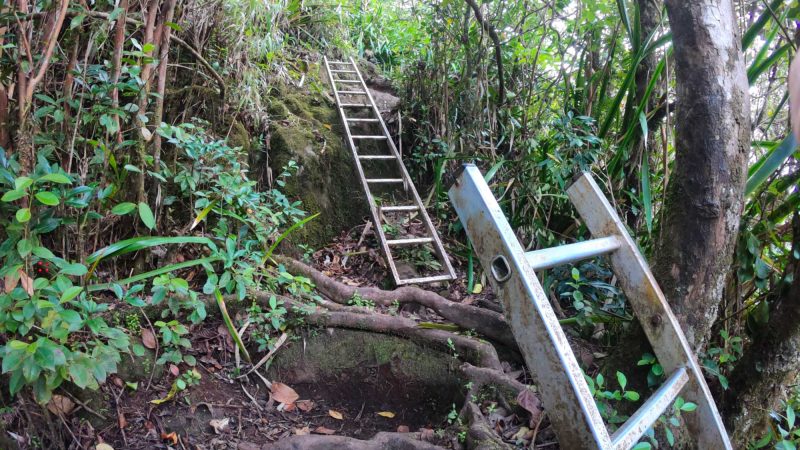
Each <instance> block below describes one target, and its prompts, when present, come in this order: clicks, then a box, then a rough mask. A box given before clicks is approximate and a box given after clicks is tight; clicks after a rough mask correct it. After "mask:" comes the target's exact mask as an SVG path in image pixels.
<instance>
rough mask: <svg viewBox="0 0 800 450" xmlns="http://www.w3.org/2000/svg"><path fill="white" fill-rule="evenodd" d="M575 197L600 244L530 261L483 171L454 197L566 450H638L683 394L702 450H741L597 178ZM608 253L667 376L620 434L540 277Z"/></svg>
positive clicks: (461, 177) (581, 185)
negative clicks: (609, 424) (606, 416)
mask: <svg viewBox="0 0 800 450" xmlns="http://www.w3.org/2000/svg"><path fill="white" fill-rule="evenodd" d="M567 193H568V195H569V198H570V200H571V201H572V203H573V204H574V205H575V207H576V209H577V210H578V213H579V214H580V216H581V218H582V220H583V221H584V223H585V224H586V226H587V228H588V229H589V231H590V232H591V234H592V235H593V237H594V239H592V240H589V241H585V242H579V243H576V244H570V245H564V246H561V247H556V248H551V249H545V250H537V251H534V252H528V253H525V251H524V248H523V247H522V245H521V244H520V243H519V241H518V240H517V238H516V236H515V235H514V232H513V230H512V229H511V226H510V225H509V223H508V220H507V219H506V218H505V216H504V215H503V212H502V210H501V209H500V205H499V204H498V203H497V201H496V200H495V198H494V196H493V195H492V192H491V190H490V189H489V186H488V185H487V184H486V182H485V181H484V178H483V176H482V175H481V173H480V171H479V170H478V168H477V167H475V166H474V165H466V166H464V168H463V170H462V171H461V173H460V174H458V176H457V177H456V180H455V184H454V185H453V186H452V187H451V188H450V192H449V194H450V200H451V202H452V203H453V206H454V207H455V209H456V212H457V213H458V216H459V218H460V219H461V223H462V224H463V225H464V228H465V229H466V232H467V235H468V236H469V238H470V241H472V245H473V247H474V249H475V252H476V254H477V255H478V258H479V259H480V262H481V265H482V266H483V267H484V269H485V270H487V272H489V273H490V276H489V277H488V278H489V279H490V281H491V283H492V287H493V288H494V291H495V293H496V294H497V296H498V298H500V299H502V302H503V308H504V311H505V315H506V318H507V320H508V321H509V324H510V325H511V329H512V331H513V333H514V337H515V338H516V341H517V344H518V345H519V348H520V350H521V352H522V355H523V357H524V358H525V362H526V364H527V366H528V368H529V369H530V370H531V371H532V372H533V374H534V376H535V378H536V382H537V386H538V387H539V395H540V396H541V398H542V401H543V403H544V405H545V408H546V412H547V414H548V417H550V420H551V422H552V423H553V427H554V429H555V432H556V435H557V436H558V440H559V443H560V444H561V448H565V449H602V450H625V449H629V448H631V447H632V446H634V445H635V444H636V443H637V442H638V441H639V439H641V437H642V435H643V434H644V433H645V431H646V430H647V429H648V428H650V427H651V426H652V425H653V424H654V423H655V422H656V420H657V419H658V417H659V416H660V415H661V414H662V413H663V412H664V411H665V410H666V409H667V408H669V406H670V405H672V404H673V402H674V401H675V399H676V398H677V397H678V395H682V396H683V397H685V399H686V400H687V401H692V402H695V403H696V404H697V405H698V408H697V410H696V411H695V412H693V413H689V414H685V415H684V417H685V419H686V421H687V424H688V426H689V431H690V432H691V433H692V434H693V436H694V437H695V440H696V442H697V444H698V448H701V449H714V450H717V449H719V450H728V449H732V447H731V443H730V440H729V438H728V435H727V433H726V432H725V427H724V425H723V424H722V419H721V418H720V416H719V412H718V411H717V407H716V405H715V404H714V400H713V398H712V397H711V393H710V391H709V389H708V386H707V385H706V382H705V380H704V379H703V374H702V372H701V370H700V367H699V365H698V364H697V360H696V358H695V356H694V355H693V353H692V351H691V349H690V348H689V344H688V343H687V341H686V338H685V337H684V335H683V332H682V331H681V328H680V326H679V324H678V322H677V320H676V318H675V316H674V314H673V313H672V311H671V310H670V308H669V305H668V304H667V301H666V299H665V298H664V294H663V293H662V292H661V289H660V288H659V287H658V284H657V283H656V281H655V278H653V275H652V273H650V269H649V268H648V266H647V262H646V261H645V259H644V257H643V256H642V254H641V253H640V252H639V250H638V248H637V246H636V243H635V242H634V241H633V239H632V238H631V236H630V235H629V234H628V232H627V231H626V229H625V227H624V225H623V224H622V222H621V220H620V219H619V217H618V216H617V213H616V211H614V208H613V207H612V206H611V205H610V204H609V202H608V200H607V199H606V198H605V196H604V195H603V193H602V191H601V190H600V188H599V187H598V186H597V184H596V183H595V182H594V180H593V179H592V177H591V175H589V174H588V173H583V174H582V175H580V176H579V177H578V178H577V179H576V180H575V182H574V183H573V184H572V186H570V188H569V189H568V190H567ZM601 255H608V257H609V258H610V261H611V265H612V268H613V270H614V273H615V274H616V276H617V279H618V280H619V285H620V287H621V288H622V290H623V292H624V293H625V295H626V297H627V299H628V301H629V302H630V304H631V306H632V308H633V310H634V313H635V314H636V316H637V317H638V318H639V321H640V323H641V325H642V327H643V328H644V330H645V333H646V334H647V337H648V339H649V340H650V343H651V344H652V346H653V349H654V351H655V353H656V356H657V357H658V359H659V363H660V364H661V365H662V366H663V367H664V371H665V373H667V374H668V376H667V379H666V381H665V382H664V383H663V384H662V385H661V387H660V388H659V389H658V390H656V392H654V393H653V395H652V396H651V397H650V398H649V399H648V400H647V401H646V402H645V403H644V404H643V405H642V406H641V407H640V408H639V410H638V411H637V412H636V413H635V414H634V415H633V416H631V417H630V418H629V419H628V421H627V422H625V424H623V425H622V426H621V427H620V428H619V429H618V430H617V431H616V432H615V433H614V434H613V435H612V434H609V432H608V429H607V428H606V425H605V424H604V422H603V419H602V417H601V416H600V412H599V411H598V409H597V406H596V405H595V402H594V399H593V397H592V394H591V392H590V391H589V387H588V385H587V384H586V381H585V379H584V374H583V371H582V369H581V368H580V366H579V364H578V361H577V359H576V357H575V354H574V353H573V352H572V349H571V348H570V346H569V343H568V342H567V338H566V335H565V334H564V331H563V330H562V329H561V326H560V325H559V323H558V319H557V317H556V315H555V313H554V312H553V309H552V307H551V306H550V303H549V301H548V299H547V295H546V294H545V292H544V291H543V289H542V286H541V285H540V284H539V281H538V279H537V278H536V273H535V271H536V270H545V269H549V268H552V267H555V266H558V265H561V264H568V263H573V262H577V261H580V260H584V259H589V258H594V257H597V256H601Z"/></svg>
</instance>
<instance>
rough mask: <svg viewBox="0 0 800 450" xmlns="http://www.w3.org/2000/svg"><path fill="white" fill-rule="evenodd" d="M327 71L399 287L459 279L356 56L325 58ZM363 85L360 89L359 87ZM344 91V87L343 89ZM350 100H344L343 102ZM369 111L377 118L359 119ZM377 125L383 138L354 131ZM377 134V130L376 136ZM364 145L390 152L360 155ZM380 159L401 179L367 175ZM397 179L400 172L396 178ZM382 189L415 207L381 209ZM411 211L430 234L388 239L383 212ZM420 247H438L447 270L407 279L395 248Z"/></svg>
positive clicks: (383, 246) (383, 249)
mask: <svg viewBox="0 0 800 450" xmlns="http://www.w3.org/2000/svg"><path fill="white" fill-rule="evenodd" d="M324 62H325V70H326V72H327V76H328V79H329V80H330V83H331V87H332V88H333V96H334V98H335V100H336V106H337V108H338V110H339V117H340V118H341V119H342V125H343V127H344V132H345V140H346V141H347V145H348V147H349V148H350V150H351V152H352V153H353V161H354V162H355V165H356V171H357V172H358V176H359V179H360V180H361V186H362V188H363V189H364V193H365V194H366V196H367V201H368V202H369V209H370V214H371V216H372V221H373V223H374V224H375V227H374V230H375V233H376V236H377V238H378V242H379V244H380V246H381V251H382V252H383V255H384V257H385V258H386V263H387V265H388V266H389V270H390V272H391V273H392V277H393V278H394V282H395V284H396V285H398V286H401V285H406V284H421V283H432V282H437V281H448V280H453V279H455V271H454V270H453V266H452V264H451V263H450V258H448V256H447V253H446V252H445V250H444V246H443V245H442V241H441V239H440V238H439V233H438V232H437V231H436V228H435V227H434V226H433V222H431V219H430V217H429V216H428V213H427V211H426V210H425V206H424V204H423V203H422V199H421V198H420V196H419V194H418V193H417V190H416V188H415V187H414V184H413V183H412V182H411V177H410V176H409V175H408V171H407V170H406V168H405V166H404V165H403V160H402V158H401V157H400V152H398V151H397V148H396V147H395V145H394V141H393V140H392V138H391V135H390V134H389V130H388V129H387V128H386V124H385V123H384V122H383V118H382V117H381V114H380V111H379V110H378V107H377V106H376V105H375V100H373V98H372V94H370V92H369V89H368V88H367V85H366V83H365V82H364V78H363V77H362V76H361V72H359V70H358V66H357V65H356V63H355V61H353V59H352V58H350V59H349V61H329V60H328V59H327V58H325V59H324ZM356 85H358V86H356ZM340 87H341V89H340ZM343 98H345V99H346V100H345V101H343V100H342V99H343ZM359 110H361V112H362V113H363V112H364V111H366V112H367V113H368V114H369V115H371V117H354V116H353V114H354V112H351V111H356V112H357V111H359ZM369 123H374V124H376V125H377V126H378V127H379V129H380V130H379V131H378V133H380V134H364V133H362V132H359V133H357V134H353V132H352V127H354V126H357V125H358V124H369ZM373 133H374V132H373ZM362 142H370V143H372V144H373V145H381V144H384V145H382V147H383V148H384V150H386V152H385V153H384V154H378V155H375V154H369V155H367V154H359V147H358V146H359V145H360V144H361V143H362ZM380 161H384V162H386V161H388V162H391V161H395V162H396V165H395V169H396V170H395V172H396V173H397V174H398V175H399V177H397V178H395V177H394V176H393V177H391V178H389V177H386V178H377V177H376V178H371V177H367V176H366V175H365V165H366V164H375V163H376V162H380ZM393 175H394V174H393ZM378 186H381V187H383V188H387V189H388V188H391V187H393V186H394V188H395V189H397V190H398V192H404V193H405V194H406V195H407V196H408V197H410V198H411V201H412V202H413V205H380V206H379V204H378V202H377V201H376V199H375V196H374V195H373V189H375V188H377V187H378ZM389 212H394V213H407V214H417V215H419V217H420V219H421V220H422V222H423V223H424V225H425V231H426V233H427V234H426V235H425V236H413V237H407V238H403V239H387V237H386V233H385V232H384V229H383V224H384V220H383V217H384V215H383V213H389ZM414 245H430V246H432V247H433V250H434V253H435V255H436V257H437V259H438V260H439V263H440V264H441V266H442V272H443V273H438V274H434V275H431V276H422V277H415V278H401V277H400V274H399V272H398V270H397V265H396V263H395V258H394V256H393V254H392V247H401V246H402V247H408V246H414Z"/></svg>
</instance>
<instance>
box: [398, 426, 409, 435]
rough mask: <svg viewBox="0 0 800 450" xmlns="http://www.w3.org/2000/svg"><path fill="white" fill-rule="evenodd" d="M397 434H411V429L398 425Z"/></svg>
mask: <svg viewBox="0 0 800 450" xmlns="http://www.w3.org/2000/svg"><path fill="white" fill-rule="evenodd" d="M397 432H398V433H410V432H411V428H408V425H400V426H399V427H397Z"/></svg>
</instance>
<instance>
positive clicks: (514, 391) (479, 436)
mask: <svg viewBox="0 0 800 450" xmlns="http://www.w3.org/2000/svg"><path fill="white" fill-rule="evenodd" d="M278 259H279V262H281V263H283V264H285V265H286V266H287V268H288V269H289V271H291V272H295V273H297V274H302V275H304V276H307V277H308V278H310V279H311V280H312V281H313V282H314V283H315V284H316V286H317V289H318V290H319V291H320V292H321V293H322V294H324V295H325V296H326V297H328V299H329V300H330V301H328V300H323V301H322V302H320V303H319V305H317V306H314V307H311V308H309V307H308V306H306V305H302V304H299V303H297V302H296V301H294V300H292V299H286V298H284V301H285V302H286V304H287V306H288V307H289V309H290V310H291V311H292V312H293V313H296V314H301V313H302V314H304V315H303V320H304V321H305V323H306V324H308V325H314V326H323V327H332V328H346V329H357V330H363V331H370V332H374V333H385V334H392V335H396V336H401V337H404V338H407V339H410V340H413V341H416V342H420V343H423V344H426V345H430V346H432V347H435V348H439V349H442V350H444V351H448V350H452V349H453V348H455V350H456V351H457V352H458V353H459V354H460V355H461V357H462V358H463V359H464V360H466V361H468V362H466V363H464V364H463V365H462V366H461V368H460V369H461V372H462V373H463V375H464V377H465V379H467V380H469V381H470V383H469V386H470V390H469V393H468V394H467V399H466V401H465V404H464V405H463V407H462V409H461V415H460V418H461V421H463V423H464V424H465V426H466V442H465V443H466V447H467V448H468V449H503V448H509V449H510V448H513V446H511V445H510V444H506V443H505V442H503V440H502V439H501V437H500V436H498V435H497V433H495V431H494V428H493V427H492V426H491V425H490V423H489V421H488V420H487V418H486V417H485V416H484V415H483V413H482V412H481V409H480V407H479V406H478V404H477V403H476V402H477V401H478V398H479V397H480V395H479V394H480V393H481V392H485V391H482V390H483V389H484V388H493V389H492V392H493V395H494V397H495V398H496V400H497V402H498V404H499V405H501V406H502V407H504V408H507V410H508V411H509V412H510V411H511V409H514V408H516V409H518V410H519V411H520V413H524V410H528V411H529V412H530V413H531V415H532V418H531V422H532V423H536V422H538V421H540V420H541V415H542V411H541V407H540V406H539V405H541V403H540V402H539V400H538V398H537V397H536V395H535V394H533V389H532V387H531V386H528V385H525V384H523V383H521V382H519V381H517V380H515V379H514V378H513V377H511V376H509V375H507V374H506V373H504V372H503V370H502V366H501V364H500V360H499V358H498V356H497V351H496V350H495V348H494V347H493V346H492V345H491V344H489V343H487V342H485V341H482V340H479V339H476V338H474V337H469V336H464V335H461V334H457V333H453V332H450V331H445V330H438V329H424V328H421V327H419V326H418V324H417V322H415V321H414V320H412V319H410V318H407V317H402V316H399V315H398V316H395V315H388V314H382V313H379V312H376V311H373V310H370V309H367V308H361V307H354V306H346V305H347V303H348V301H349V300H350V299H351V298H352V297H353V295H354V294H358V295H360V296H361V297H363V298H365V299H369V300H371V301H373V302H375V303H376V304H378V305H384V306H390V305H392V303H394V302H395V301H396V302H399V303H400V304H403V303H415V304H419V305H422V306H425V307H427V308H430V309H431V310H433V311H435V312H436V313H438V314H439V315H441V316H442V317H443V318H445V319H447V320H450V321H452V322H454V323H455V324H457V325H459V326H460V327H462V328H466V329H472V330H475V331H478V332H479V333H481V334H483V335H485V336H487V337H489V338H490V339H491V340H493V341H495V342H498V343H501V344H503V345H506V346H510V347H512V348H516V344H515V342H514V340H513V337H512V336H511V331H510V328H509V327H508V324H507V323H506V321H505V319H504V318H503V317H502V315H500V314H498V313H496V312H493V311H487V310H484V309H481V308H477V307H474V306H470V305H463V304H459V303H454V302H451V301H450V300H447V299H445V298H444V297H441V296H439V295H437V294H435V293H432V292H429V291H425V290H423V289H420V288H415V287H403V288H399V289H396V290H394V291H385V290H381V289H377V288H370V287H366V288H364V287H360V288H356V287H352V286H346V285H344V284H342V283H339V282H338V281H335V280H333V279H331V278H329V277H327V276H325V275H323V274H322V273H320V272H319V271H317V270H315V269H313V268H311V267H308V266H307V265H305V264H303V263H300V262H298V261H295V260H293V259H289V258H284V257H279V258H278ZM270 295H271V294H267V293H258V294H256V299H257V301H258V302H259V303H266V302H267V301H268V300H269V297H270ZM523 398H524V400H521V399H523ZM523 403H524V405H523ZM511 404H519V405H518V406H516V407H512V406H510V405H511ZM270 448H274V449H278V450H289V449H292V450H301V449H302V450H315V449H323V448H325V449H327V448H341V449H345V450H346V449H353V450H367V449H389V450H391V449H409V450H415V449H420V450H426V449H432V448H437V447H435V446H434V445H433V444H430V443H429V442H425V441H422V440H420V436H419V434H418V433H378V434H377V435H376V436H375V437H374V438H372V439H371V440H367V441H365V440H358V439H353V438H348V437H342V436H319V435H306V436H293V437H291V438H288V439H284V440H282V441H280V442H278V443H277V444H271V446H270Z"/></svg>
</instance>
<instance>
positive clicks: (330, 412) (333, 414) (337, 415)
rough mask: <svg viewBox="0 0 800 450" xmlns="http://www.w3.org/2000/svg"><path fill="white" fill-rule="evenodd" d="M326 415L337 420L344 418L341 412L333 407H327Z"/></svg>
mask: <svg viewBox="0 0 800 450" xmlns="http://www.w3.org/2000/svg"><path fill="white" fill-rule="evenodd" d="M328 415H329V416H331V417H333V418H334V419H337V420H344V416H343V415H342V413H340V412H339V411H336V410H334V409H329V410H328Z"/></svg>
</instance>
